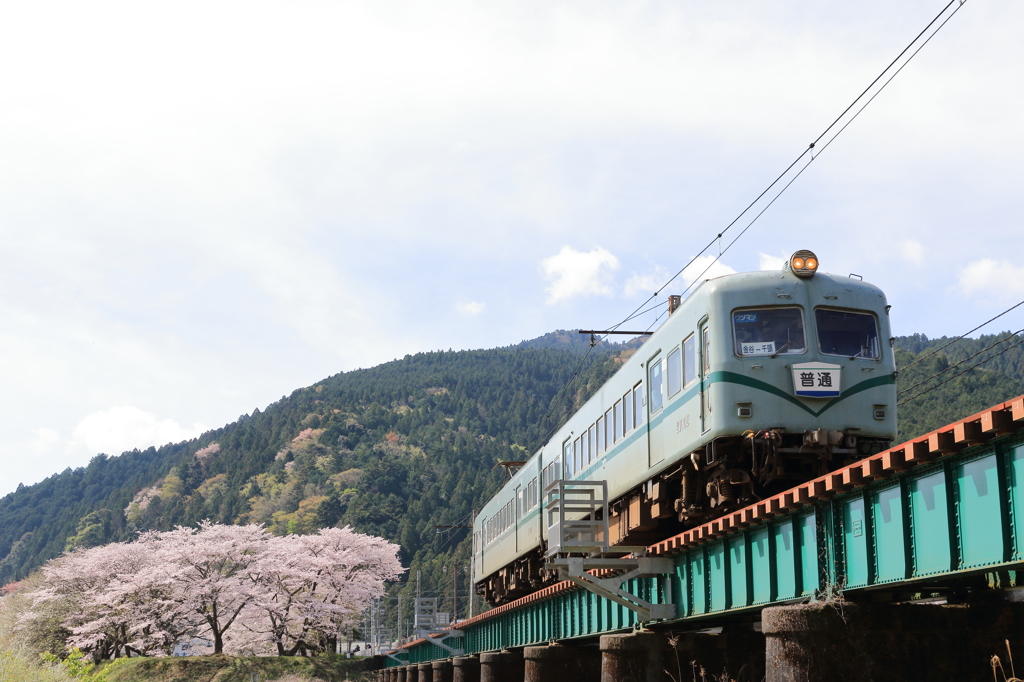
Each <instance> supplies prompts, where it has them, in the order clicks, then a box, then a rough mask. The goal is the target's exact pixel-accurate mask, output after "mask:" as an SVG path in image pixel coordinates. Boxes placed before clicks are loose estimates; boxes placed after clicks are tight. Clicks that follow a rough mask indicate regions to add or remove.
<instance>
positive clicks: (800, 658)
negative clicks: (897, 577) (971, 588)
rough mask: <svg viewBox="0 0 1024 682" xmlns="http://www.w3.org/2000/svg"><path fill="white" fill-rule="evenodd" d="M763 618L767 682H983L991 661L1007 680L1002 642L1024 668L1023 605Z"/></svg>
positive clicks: (794, 609) (797, 612) (775, 613)
mask: <svg viewBox="0 0 1024 682" xmlns="http://www.w3.org/2000/svg"><path fill="white" fill-rule="evenodd" d="M761 618H762V620H761V623H762V628H763V630H764V634H765V637H766V666H767V671H766V673H767V674H766V680H767V682H819V681H824V680H828V682H906V681H907V680H984V679H988V678H989V676H990V675H992V674H993V670H992V666H991V658H992V656H993V655H998V656H999V658H1000V659H1001V661H1002V663H1003V666H1004V668H1005V670H1006V677H1007V678H1009V677H1010V667H1009V657H1008V656H1007V652H1006V646H1007V645H1006V640H1009V645H1010V649H1011V651H1012V653H1013V655H1014V657H1015V663H1016V667H1018V668H1024V603H1011V602H1005V601H995V600H992V601H988V600H986V601H979V602H975V603H971V604H969V605H967V604H958V605H945V604H941V605H940V604H854V603H847V602H838V603H828V604H826V603H814V604H798V605H794V606H775V607H770V608H767V609H765V610H764V611H763V612H762V614H761ZM1018 675H1020V673H1018ZM999 679H1002V677H1001V676H1000V677H999Z"/></svg>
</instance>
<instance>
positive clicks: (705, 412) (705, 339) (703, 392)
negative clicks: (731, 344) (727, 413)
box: [698, 317, 711, 433]
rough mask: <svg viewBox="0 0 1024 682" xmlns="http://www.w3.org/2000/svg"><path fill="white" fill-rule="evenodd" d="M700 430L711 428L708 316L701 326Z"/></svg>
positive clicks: (702, 431) (709, 333)
mask: <svg viewBox="0 0 1024 682" xmlns="http://www.w3.org/2000/svg"><path fill="white" fill-rule="evenodd" d="M698 329H699V330H700V336H699V338H700V432H701V433H704V432H705V431H707V430H708V429H709V428H711V382H710V377H709V376H708V375H709V374H710V373H711V357H710V355H711V332H710V330H709V329H708V318H706V317H705V318H704V319H703V320H702V321H701V323H700V326H699V327H698Z"/></svg>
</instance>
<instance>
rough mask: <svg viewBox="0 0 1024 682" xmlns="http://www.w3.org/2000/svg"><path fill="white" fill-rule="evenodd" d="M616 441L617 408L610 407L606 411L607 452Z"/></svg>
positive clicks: (605, 443) (605, 446)
mask: <svg viewBox="0 0 1024 682" xmlns="http://www.w3.org/2000/svg"><path fill="white" fill-rule="evenodd" d="M614 442H615V408H614V407H609V408H608V411H607V412H605V413H604V449H605V451H606V452H607V451H608V450H611V449H612V443H614Z"/></svg>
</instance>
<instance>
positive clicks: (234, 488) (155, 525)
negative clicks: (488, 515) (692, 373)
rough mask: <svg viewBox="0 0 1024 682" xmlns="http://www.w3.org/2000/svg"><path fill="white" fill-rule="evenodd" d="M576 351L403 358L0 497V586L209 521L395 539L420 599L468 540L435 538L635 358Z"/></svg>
mask: <svg viewBox="0 0 1024 682" xmlns="http://www.w3.org/2000/svg"><path fill="white" fill-rule="evenodd" d="M587 349H589V343H588V342H587V340H586V339H585V338H583V337H580V335H578V334H576V333H575V332H555V333H552V334H548V335H545V336H544V337H541V338H539V339H534V340H531V341H524V342H522V343H520V344H518V345H516V346H512V347H508V348H498V349H492V350H480V351H461V352H451V351H448V352H444V351H441V352H434V353H419V354H416V355H410V356H406V357H405V358H403V359H401V360H396V361H394V362H389V363H385V364H383V365H380V366H377V367H373V368H370V369H362V370H356V371H352V372H346V373H342V374H338V375H335V376H333V377H330V378H328V379H325V380H324V381H322V382H320V383H318V384H316V385H314V386H310V387H308V388H303V389H299V390H297V391H295V392H293V393H292V394H291V395H290V396H287V397H283V398H282V399H281V400H280V401H278V402H276V403H273V404H272V405H269V406H268V407H267V408H266V409H265V410H263V411H260V410H256V411H255V412H253V414H251V415H243V416H241V417H239V419H238V421H236V422H234V423H232V424H228V425H227V426H225V427H223V428H221V429H216V430H213V431H209V432H207V433H205V434H203V435H202V436H201V437H200V438H198V439H196V440H193V441H189V442H186V443H179V444H175V445H167V446H164V447H161V448H149V449H148V450H145V451H142V452H140V451H133V452H126V453H124V454H122V455H120V456H118V457H108V456H107V455H103V454H101V455H97V456H96V457H94V458H93V459H92V461H91V462H90V463H89V465H88V466H87V467H84V468H80V469H74V470H72V469H67V470H65V471H64V472H62V473H60V474H57V475H54V476H51V477H50V478H48V479H46V480H45V481H42V482H41V483H38V484H36V485H32V486H19V488H18V490H17V491H16V492H14V493H11V494H9V495H7V496H5V497H4V498H2V499H0V557H3V558H2V560H0V585H2V584H4V583H6V582H8V581H11V580H17V579H20V578H22V577H24V576H25V575H26V574H27V573H28V572H30V571H31V570H33V569H34V568H36V567H38V566H39V565H40V564H41V563H42V562H44V561H46V560H47V559H50V558H52V557H55V556H57V555H59V554H60V553H61V552H63V551H64V550H65V549H66V548H69V547H74V546H87V547H88V546H95V545H98V544H103V543H107V542H111V541H116V540H125V539H129V538H131V537H132V536H133V535H134V534H135V533H136V532H137V531H139V530H144V529H156V530H167V529H170V528H172V527H173V526H175V525H178V524H186V525H193V524H195V523H197V522H198V521H200V520H203V519H211V520H214V521H218V522H223V523H246V522H254V523H262V524H265V525H266V526H267V527H268V528H270V529H271V530H272V531H274V532H276V533H303V532H310V531H312V530H315V529H316V528H318V527H322V526H331V525H335V524H342V525H344V524H350V525H351V526H352V527H353V528H355V529H356V530H359V531H361V532H366V533H371V534H374V535H379V536H382V537H385V538H387V539H390V540H393V541H397V542H399V543H400V544H401V545H402V550H403V557H402V559H403V561H404V562H405V563H406V564H407V565H408V564H409V563H410V562H411V563H412V564H413V565H414V566H415V567H417V568H418V567H420V566H423V569H424V575H423V584H424V587H425V591H429V590H431V589H432V587H433V586H434V585H437V584H441V585H444V586H450V585H451V584H452V577H451V574H448V575H447V577H445V571H446V570H447V569H446V568H445V565H446V564H445V563H444V562H442V561H433V557H434V556H435V555H438V554H439V553H442V554H443V555H444V557H449V555H450V554H451V553H452V552H453V551H454V558H455V559H456V560H459V561H461V562H462V563H463V565H466V564H465V562H466V560H467V559H468V556H469V546H468V543H466V542H463V541H464V540H465V539H466V538H467V537H468V535H469V533H468V532H467V531H466V530H465V529H461V528H455V529H445V530H444V531H443V532H441V533H438V532H437V531H438V530H439V529H436V528H435V526H463V525H468V524H469V523H470V522H471V515H472V511H473V509H474V508H479V506H480V504H481V503H482V501H484V500H486V499H487V498H488V497H489V496H490V495H492V494H493V493H494V491H495V490H496V489H497V488H498V487H499V486H500V485H501V483H502V480H503V479H502V477H503V475H504V472H503V470H502V469H501V467H500V466H498V465H497V462H499V461H508V460H519V459H523V458H524V457H525V455H526V454H527V453H528V452H529V451H532V449H534V448H536V447H538V446H539V445H540V444H541V443H542V440H543V436H544V435H545V433H546V432H548V431H550V430H552V429H554V428H556V427H557V426H558V425H559V424H561V422H562V421H564V419H565V418H566V417H567V416H568V414H570V413H571V412H572V410H573V409H575V407H576V406H578V405H579V404H581V403H582V401H584V400H585V399H586V398H587V397H589V395H590V394H591V393H593V391H594V390H595V389H596V388H597V387H598V386H600V384H601V383H603V381H604V380H606V379H607V378H608V377H609V376H610V375H611V374H612V373H613V372H614V371H615V369H616V368H617V367H618V366H619V362H620V360H621V356H624V355H628V354H629V353H630V352H631V350H630V349H631V346H629V345H628V344H606V343H599V344H597V345H596V346H595V347H594V348H593V349H592V350H591V352H590V353H589V355H585V353H584V352H585V351H586V350H587ZM584 357H586V361H585V363H583V364H582V366H581V361H582V360H583V359H584ZM577 368H580V374H579V376H578V377H577V378H576V380H575V381H572V382H571V384H570V379H571V378H572V376H573V374H574V372H575V371H576V370H577ZM567 384H569V386H568V390H566V391H563V389H564V388H566V387H567ZM556 398H557V401H555V399H556ZM553 401H554V402H553ZM456 548H457V551H456ZM449 561H450V559H449ZM434 573H436V574H437V575H436V576H435V575H434ZM468 582H469V581H468V577H463V578H462V579H461V580H460V583H461V584H460V588H461V589H460V597H461V598H462V599H463V600H464V599H465V596H466V593H467V591H468V589H469V585H468ZM462 607H463V609H464V608H465V601H463V604H462ZM443 609H444V605H442V610H443ZM449 610H450V609H449Z"/></svg>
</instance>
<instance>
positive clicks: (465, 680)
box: [452, 656, 480, 682]
mask: <svg viewBox="0 0 1024 682" xmlns="http://www.w3.org/2000/svg"><path fill="white" fill-rule="evenodd" d="M452 673H453V674H452V679H453V682H480V658H479V657H478V656H459V657H458V658H456V659H455V660H453V661H452Z"/></svg>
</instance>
